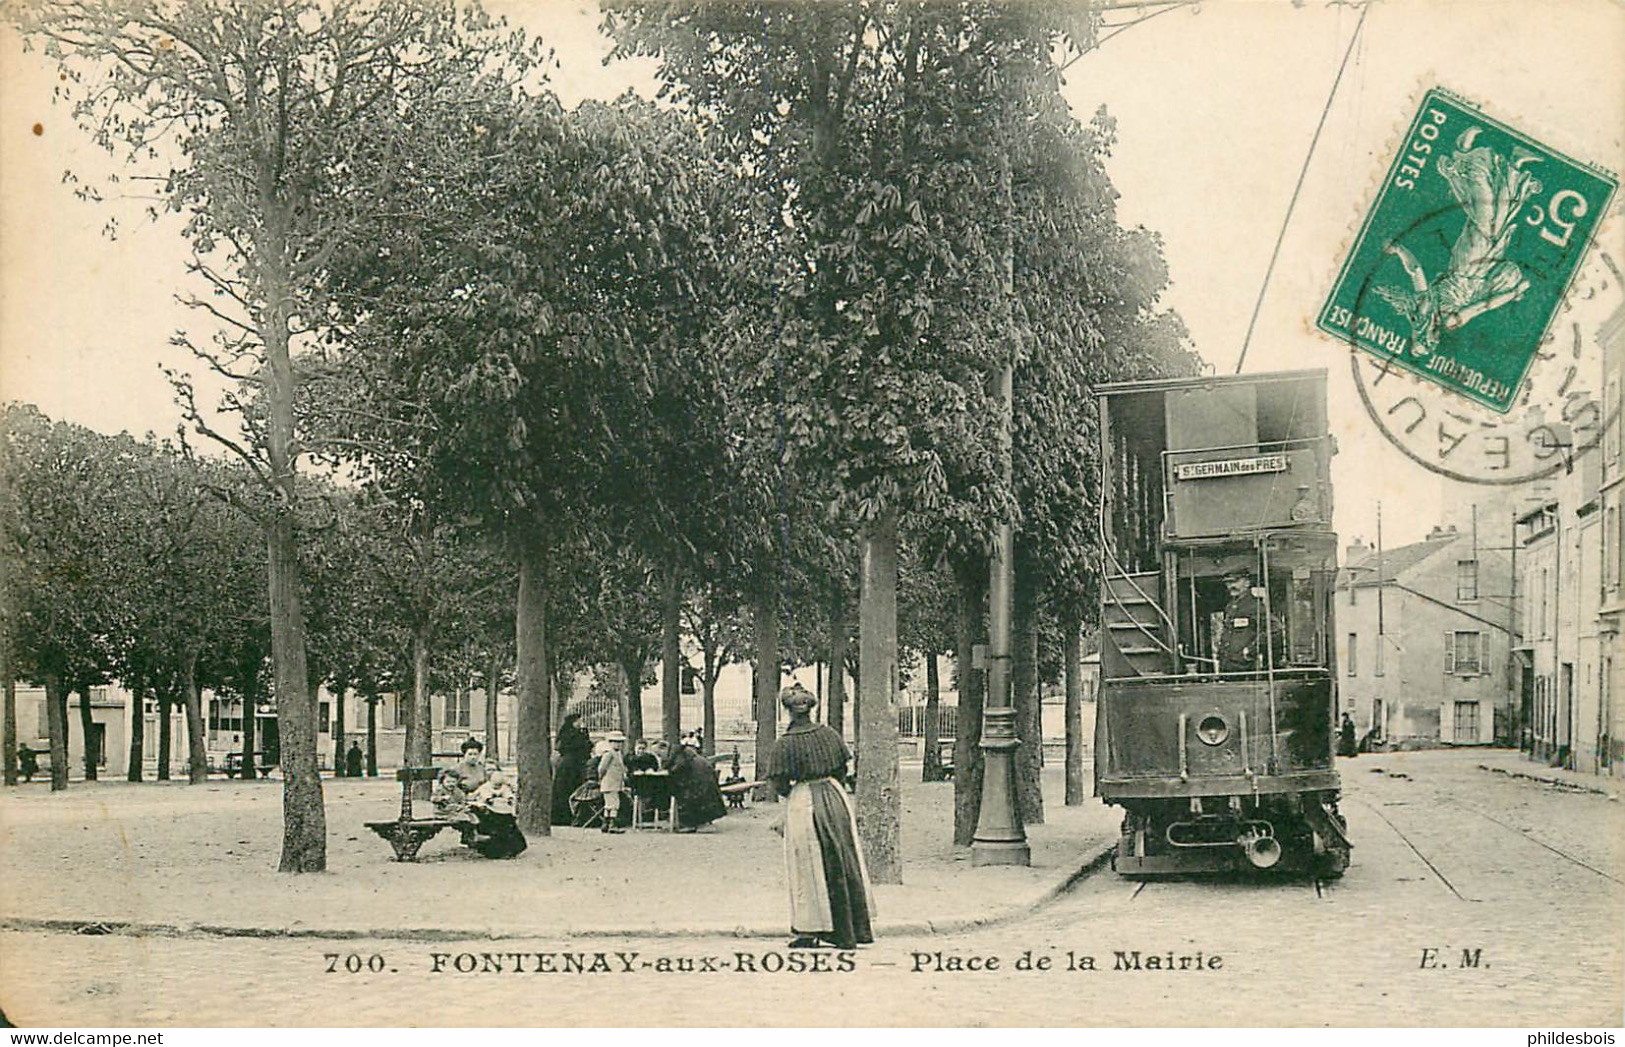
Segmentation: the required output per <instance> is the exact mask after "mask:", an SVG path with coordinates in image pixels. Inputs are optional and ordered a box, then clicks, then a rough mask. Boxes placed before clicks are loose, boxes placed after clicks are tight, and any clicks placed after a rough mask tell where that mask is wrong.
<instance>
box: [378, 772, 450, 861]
mask: <svg viewBox="0 0 1625 1047" xmlns="http://www.w3.org/2000/svg"><path fill="white" fill-rule="evenodd" d="M439 775H440V768H438V767H402V768H401V769H400V770H398V771H396V772H395V780H396V781H398V782H400V783H401V813H400V817H398V818H396V819H395V820H394V821H392V822H367V823H366V826H367V828H369V829H371V830H372V831H373V832H375V833H377V834H378V835H379V836H382V837H383V838H384V839H386V840H388V841H389V845H390V846H391V847H393V848H395V860H396V861H398V862H412V861H417V857H418V848H419V847H422V846H423V845H424V843H425V842H427V841H429V840H431V839H433V838H434V837H435V836H437V835H439V833H440V830H442V829H449V828H451V826H452V824H453V823H452V821H451V820H450V819H448V818H414V817H413V816H412V786H413V784H414V783H416V782H432V781H434V780H435V778H437V777H438V776H439Z"/></svg>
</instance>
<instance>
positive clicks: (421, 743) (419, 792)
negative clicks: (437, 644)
mask: <svg viewBox="0 0 1625 1047" xmlns="http://www.w3.org/2000/svg"><path fill="white" fill-rule="evenodd" d="M432 720H433V713H432V711H431V703H430V701H429V625H428V623H427V622H423V623H420V624H419V625H418V627H417V628H416V629H414V630H412V697H411V704H410V705H408V706H407V707H406V739H405V741H406V754H405V757H404V759H405V761H406V765H407V766H408V767H430V766H433V765H434V738H433V734H434V723H433V722H432ZM429 785H430V783H428V782H419V783H417V784H416V785H414V786H413V787H412V796H413V798H415V799H420V800H427V799H428V798H429Z"/></svg>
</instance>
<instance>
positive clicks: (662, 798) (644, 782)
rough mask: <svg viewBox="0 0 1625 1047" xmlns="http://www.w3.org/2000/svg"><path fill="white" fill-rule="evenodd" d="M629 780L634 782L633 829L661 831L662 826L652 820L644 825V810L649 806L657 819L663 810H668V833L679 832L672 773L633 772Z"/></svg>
mask: <svg viewBox="0 0 1625 1047" xmlns="http://www.w3.org/2000/svg"><path fill="white" fill-rule="evenodd" d="M628 778H629V779H630V780H631V782H632V828H633V830H634V831H635V830H638V829H659V828H660V825H659V824H658V823H657V822H656V821H654V820H653V819H651V820H650V823H649V824H648V825H644V824H643V808H644V805H645V804H647V805H648V806H649V808H650V810H651V811H652V812H654V816H655V818H658V817H659V812H660V810H661V809H662V808H665V810H666V819H667V829H666V831H667V832H676V831H677V797H675V796H673V795H672V792H671V772H670V771H633V772H632V773H631V774H630V775H628Z"/></svg>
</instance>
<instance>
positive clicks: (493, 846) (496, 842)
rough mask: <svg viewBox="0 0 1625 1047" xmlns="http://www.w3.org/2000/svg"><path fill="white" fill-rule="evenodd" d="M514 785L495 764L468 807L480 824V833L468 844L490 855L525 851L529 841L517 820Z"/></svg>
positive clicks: (507, 856) (510, 854)
mask: <svg viewBox="0 0 1625 1047" xmlns="http://www.w3.org/2000/svg"><path fill="white" fill-rule="evenodd" d="M515 802H516V797H515V796H514V791H513V785H512V784H511V783H509V781H508V776H507V775H506V774H504V773H503V771H502V768H500V767H492V768H491V776H490V777H489V778H487V779H486V780H485V784H483V785H481V786H480V787H479V788H478V789H475V790H474V795H473V796H472V797H471V798H470V799H469V802H468V805H469V809H470V810H472V811H473V812H474V817H475V819H476V820H477V821H478V823H479V836H478V837H476V838H475V840H474V841H473V842H472V843H470V844H469V846H470V847H472V848H474V850H476V851H478V852H479V853H480V854H481V855H483V856H485V857H487V858H513V857H516V856H518V855H519V854H522V853H523V852H524V850H525V848H526V847H527V846H528V844H527V843H526V842H525V834H524V833H522V832H520V831H519V823H518V822H517V821H515V820H514V805H515Z"/></svg>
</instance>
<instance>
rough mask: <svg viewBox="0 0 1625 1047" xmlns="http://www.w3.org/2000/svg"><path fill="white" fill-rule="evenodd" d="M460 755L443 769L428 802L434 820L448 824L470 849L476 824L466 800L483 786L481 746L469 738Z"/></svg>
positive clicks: (477, 741) (483, 752)
mask: <svg viewBox="0 0 1625 1047" xmlns="http://www.w3.org/2000/svg"><path fill="white" fill-rule="evenodd" d="M462 752H463V758H462V759H461V760H459V761H457V766H455V767H448V768H446V769H445V770H444V771H441V772H440V775H439V777H437V778H436V779H435V783H434V791H433V792H432V793H431V794H430V799H431V800H432V801H433V803H434V812H435V817H437V818H445V819H446V820H448V821H450V822H451V823H452V824H453V825H455V826H456V828H457V831H458V833H460V834H461V835H462V837H463V843H465V844H469V845H472V844H473V842H474V833H475V831H476V829H477V826H478V823H477V822H476V820H475V818H474V812H473V811H471V810H469V807H468V800H469V797H471V796H473V795H474V791H475V790H476V789H478V788H479V787H480V786H482V785H484V784H485V779H486V777H487V774H488V772H487V771H486V767H485V745H484V744H483V743H481V742H480V740H479V739H478V738H470V739H468V740H467V741H465V742H464V743H463V744H462Z"/></svg>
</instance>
